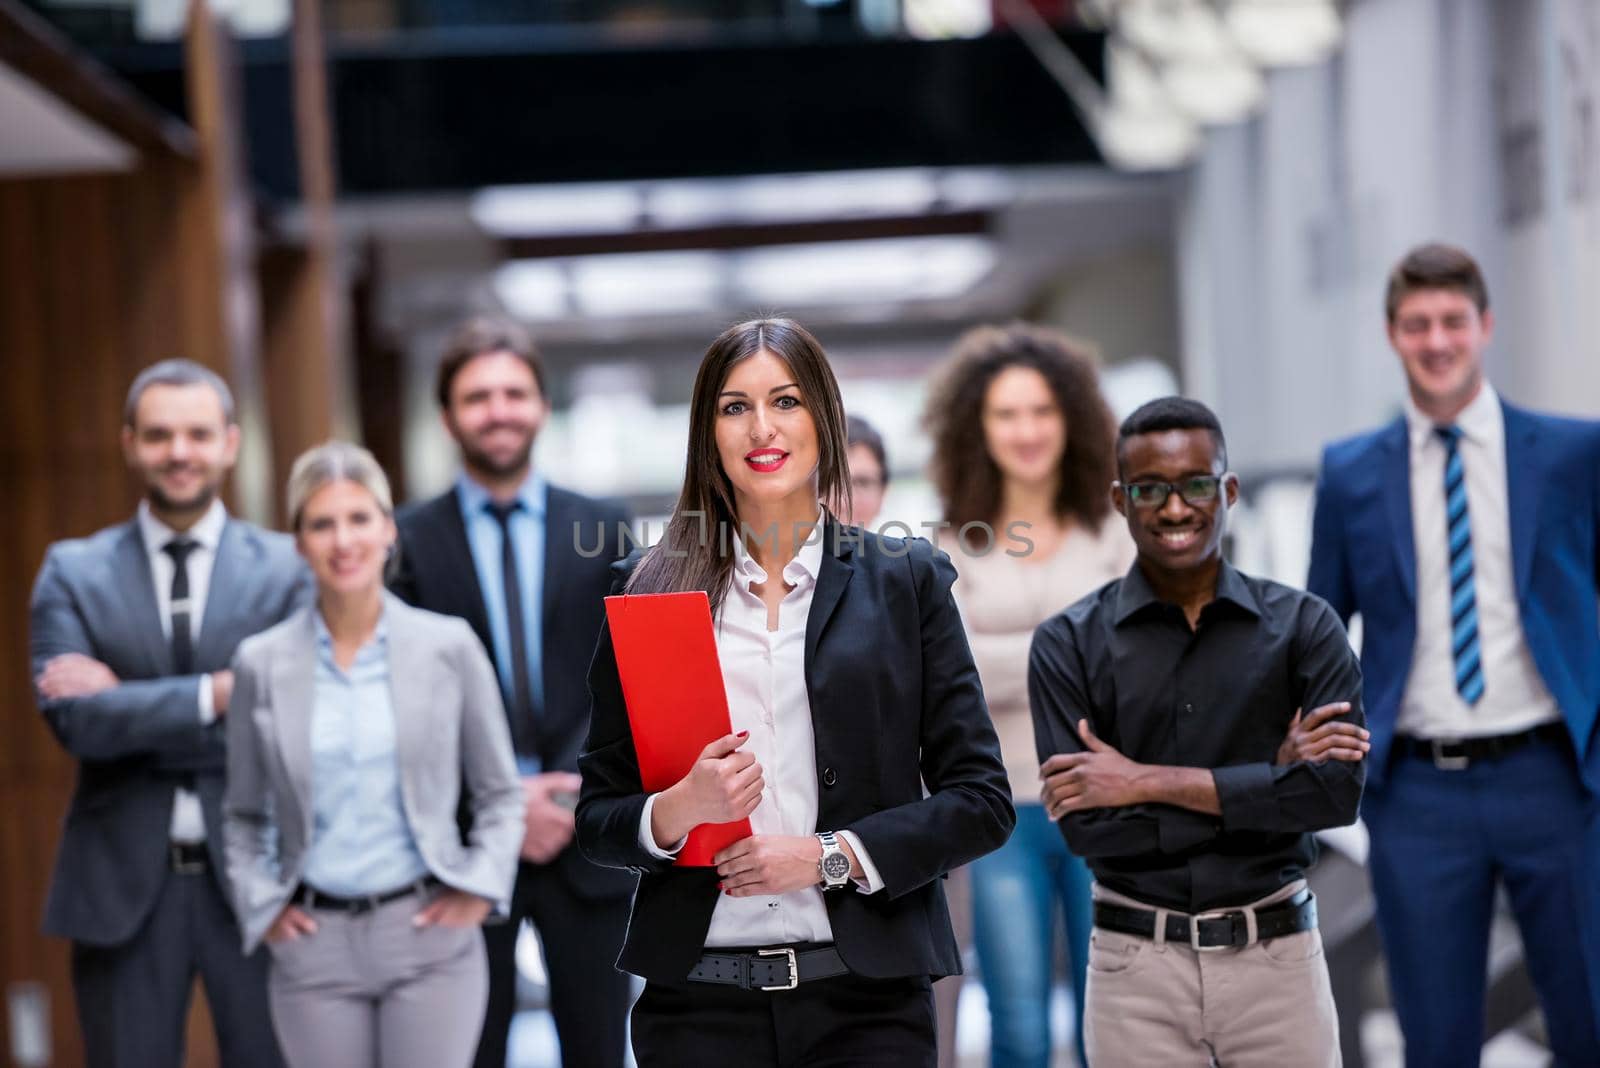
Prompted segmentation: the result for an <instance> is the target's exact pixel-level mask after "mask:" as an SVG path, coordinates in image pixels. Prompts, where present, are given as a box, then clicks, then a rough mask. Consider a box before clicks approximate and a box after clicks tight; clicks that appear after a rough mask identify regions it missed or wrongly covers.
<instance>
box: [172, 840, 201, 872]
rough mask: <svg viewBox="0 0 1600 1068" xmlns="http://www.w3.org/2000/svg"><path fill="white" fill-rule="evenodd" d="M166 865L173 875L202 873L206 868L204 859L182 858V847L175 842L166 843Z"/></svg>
mask: <svg viewBox="0 0 1600 1068" xmlns="http://www.w3.org/2000/svg"><path fill="white" fill-rule="evenodd" d="M167 865H168V867H170V868H171V869H172V872H173V874H174V875H204V874H205V870H206V862H205V861H204V860H185V859H183V847H182V846H180V845H179V844H178V843H177V842H168V843H167Z"/></svg>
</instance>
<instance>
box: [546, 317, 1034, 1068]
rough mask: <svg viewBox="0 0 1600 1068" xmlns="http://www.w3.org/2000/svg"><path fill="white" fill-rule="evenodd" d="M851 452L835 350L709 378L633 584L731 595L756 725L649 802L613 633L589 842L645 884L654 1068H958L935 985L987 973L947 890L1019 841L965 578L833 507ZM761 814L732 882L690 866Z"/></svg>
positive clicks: (591, 752) (650, 1061)
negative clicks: (939, 1057) (947, 1046)
mask: <svg viewBox="0 0 1600 1068" xmlns="http://www.w3.org/2000/svg"><path fill="white" fill-rule="evenodd" d="M845 448H846V446H845V419H844V410H843V405H842V403H841V401H840V397H839V387H838V383H837V382H836V381H835V379H834V377H833V372H832V370H831V369H830V368H829V367H828V362H827V358H826V357H825V356H824V355H823V353H822V349H821V347H820V346H819V345H818V344H817V342H816V339H815V338H813V337H812V336H811V335H810V334H809V333H807V332H806V331H805V329H804V328H802V327H801V326H800V325H799V324H797V323H794V322H791V321H789V320H784V319H769V320H758V321H754V322H748V323H742V324H740V325H738V326H735V327H732V328H730V329H729V330H727V331H726V332H724V333H723V334H722V336H721V337H719V338H717V340H716V341H715V342H713V343H712V345H711V348H710V349H709V350H708V351H707V353H706V356H705V359H704V360H703V361H702V362H701V365H700V370H699V373H698V374H697V376H696V378H695V384H694V390H693V398H692V400H691V407H690V422H689V454H688V462H687V465H686V471H687V475H686V478H685V481H684V487H683V492H682V495H681V496H680V497H679V500H678V507H677V510H676V512H675V513H674V516H673V518H672V520H671V521H670V523H669V524H668V527H667V530H666V532H665V534H664V535H663V537H662V540H661V542H660V544H658V545H657V546H655V547H654V548H653V549H651V550H649V551H647V552H645V553H644V554H643V555H642V557H641V556H639V555H637V554H636V556H635V557H634V558H632V559H630V560H629V561H627V562H625V563H624V564H622V565H619V567H618V571H619V581H618V588H619V589H626V590H627V592H629V593H660V592H669V591H679V590H704V591H706V593H707V594H708V596H709V597H710V600H711V606H712V615H713V619H714V620H715V625H716V628H717V647H718V655H719V659H720V660H721V664H722V670H723V681H724V685H725V686H726V688H727V692H728V699H729V700H728V704H729V713H730V717H731V719H732V721H733V722H732V725H733V733H731V734H729V735H728V736H727V737H724V738H721V739H718V740H716V741H714V742H712V743H711V744H709V745H708V746H706V748H705V750H704V751H703V752H702V754H701V756H700V759H699V760H698V761H697V762H696V764H695V766H694V768H693V769H692V770H691V771H690V772H689V774H688V775H686V776H685V777H684V778H683V779H682V780H681V781H679V782H678V783H677V784H675V785H674V786H672V787H669V788H668V789H666V790H664V791H661V792H660V793H658V794H646V793H645V791H644V789H643V787H642V786H641V785H640V778H639V768H638V763H637V760H636V758H635V754H634V746H633V740H632V736H631V734H630V732H629V727H628V717H627V709H626V706H625V704H624V701H623V696H622V690H621V685H620V683H619V681H618V675H617V663H616V656H615V653H614V651H613V649H612V645H611V638H610V634H609V632H608V631H606V630H604V629H602V631H601V635H600V641H599V646H598V648H597V650H596V652H595V658H594V663H593V665H592V667H591V669H590V676H589V685H590V691H591V693H592V696H593V699H594V704H593V714H592V722H591V725H590V733H589V741H588V746H587V751H586V752H585V754H584V756H583V757H582V759H581V760H580V761H579V769H580V771H581V772H582V775H583V790H582V795H581V797H580V799H579V802H578V813H577V822H578V843H579V845H580V847H581V848H582V849H583V851H584V852H585V854H587V855H588V857H589V858H590V859H591V860H593V861H594V862H596V863H598V864H604V865H609V866H612V867H621V868H629V869H632V870H634V871H636V872H638V873H639V875H640V880H639V887H638V890H637V892H636V893H635V896H634V902H633V916H632V920H631V922H630V924H629V928H628V937H627V942H626V944H625V945H624V947H623V951H622V956H621V958H620V959H619V961H618V965H619V966H620V967H621V968H623V969H625V970H627V971H630V972H633V973H634V974H637V975H641V976H643V977H644V978H645V979H646V980H647V983H646V986H645V989H644V993H643V994H642V995H641V996H640V998H639V1001H638V1003H637V1004H636V1005H635V1006H634V1010H633V1043H634V1053H635V1055H636V1057H637V1059H638V1061H639V1064H640V1065H641V1068H651V1066H654V1065H669V1064H702V1063H732V1064H739V1065H765V1064H774V1065H776V1064H795V1065H802V1064H803V1065H808V1066H810V1065H825V1064H840V1065H844V1064H874V1065H907V1066H909V1065H918V1066H923V1065H932V1064H933V1063H934V1060H935V1053H934V1021H933V1001H932V997H931V995H930V993H929V986H930V982H931V979H933V978H937V977H939V976H943V975H948V974H952V973H955V972H958V971H959V970H960V968H961V962H960V956H959V953H958V951H957V948H956V945H955V940H954V938H953V937H952V935H951V931H950V919H949V915H948V913H947V911H946V908H945V901H944V894H943V891H942V890H941V888H940V877H941V876H943V875H944V873H945V872H946V871H948V870H949V869H951V868H954V867H956V866H958V865H961V864H965V863H967V862H969V861H971V860H973V859H974V858H976V857H978V856H980V855H982V854H984V853H987V852H990V851H991V850H994V849H996V848H998V847H999V846H1000V845H1001V844H1002V843H1003V842H1004V841H1005V840H1006V837H1007V836H1008V835H1009V834H1010V832H1011V828H1012V825H1013V823H1014V822H1015V812H1014V810H1013V809H1012V805H1011V797H1010V790H1009V788H1008V787H1007V784H1006V777H1005V771H1004V768H1003V766H1002V764H1001V762H1000V755H999V745H998V743H997V741H996V739H995V733H994V729H993V727H992V726H991V725H990V723H989V717H988V712H987V710H986V709H985V707H984V703H983V692H982V690H981V688H980V686H979V683H978V675H977V671H976V669H975V668H974V666H973V662H972V655H971V653H970V652H969V651H968V648H967V641H966V637H965V634H964V631H963V629H962V626H961V620H960V617H959V616H958V614H957V612H956V608H955V603H954V601H953V600H952V599H951V595H950V586H951V583H952V582H953V581H954V580H955V570H954V568H952V567H951V565H950V561H949V559H948V558H947V557H945V556H944V554H942V553H940V552H938V551H937V550H935V549H933V548H932V547H931V546H930V545H929V544H928V543H927V542H926V541H924V540H922V539H898V538H891V537H882V536H877V535H873V534H868V533H865V532H863V531H861V530H859V529H857V528H854V527H845V526H843V525H841V524H840V523H839V522H838V521H837V520H836V519H835V518H834V517H833V516H832V515H830V514H828V512H827V511H826V509H824V508H823V507H822V506H821V505H820V504H819V503H818V502H819V500H822V501H832V500H838V499H841V497H842V496H843V495H847V494H848V493H849V479H848V474H847V467H846V460H845ZM924 787H926V789H924ZM743 817H749V819H750V821H751V825H752V830H753V832H754V833H753V835H752V836H751V837H749V838H747V839H745V840H743V841H741V842H738V843H736V844H734V845H732V846H729V847H728V848H727V849H725V850H723V851H722V852H721V853H719V854H718V855H717V856H716V857H715V858H714V859H715V862H716V867H714V868H678V867H673V866H672V858H673V856H674V854H675V852H676V850H677V849H678V848H681V845H682V839H683V837H684V836H685V835H686V834H687V832H688V831H689V829H690V828H692V827H694V826H696V825H698V824H701V823H720V822H727V821H730V820H734V819H739V818H743Z"/></svg>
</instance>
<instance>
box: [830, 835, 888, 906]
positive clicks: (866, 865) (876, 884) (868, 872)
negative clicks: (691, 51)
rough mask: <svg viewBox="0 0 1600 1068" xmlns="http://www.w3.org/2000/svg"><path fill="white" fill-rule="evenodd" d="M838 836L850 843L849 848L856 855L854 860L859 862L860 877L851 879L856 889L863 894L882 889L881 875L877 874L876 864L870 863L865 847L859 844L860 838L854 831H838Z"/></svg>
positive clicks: (874, 892)
mask: <svg viewBox="0 0 1600 1068" xmlns="http://www.w3.org/2000/svg"><path fill="white" fill-rule="evenodd" d="M839 837H840V838H843V839H844V840H845V841H847V842H849V843H850V848H851V850H852V851H854V853H855V855H856V860H857V861H858V862H859V863H860V864H861V878H859V879H851V880H850V881H851V882H853V883H855V884H856V889H857V890H859V891H860V892H861V893H863V894H876V893H877V892H878V891H879V890H882V889H883V876H881V875H879V874H878V866H877V865H876V864H874V863H872V857H871V856H869V855H868V854H867V847H866V846H864V845H862V844H861V839H860V838H859V837H858V836H857V835H856V832H854V831H840V832H839Z"/></svg>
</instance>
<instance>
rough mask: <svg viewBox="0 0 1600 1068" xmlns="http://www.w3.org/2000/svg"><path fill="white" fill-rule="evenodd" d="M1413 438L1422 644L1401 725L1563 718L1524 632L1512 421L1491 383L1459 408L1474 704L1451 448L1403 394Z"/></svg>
mask: <svg viewBox="0 0 1600 1068" xmlns="http://www.w3.org/2000/svg"><path fill="white" fill-rule="evenodd" d="M1406 425H1407V429H1408V430H1409V437H1410V444H1411V526H1412V536H1413V538H1414V540H1415V544H1416V557H1417V644H1416V649H1415V651H1414V652H1413V654H1412V657H1411V674H1410V675H1409V676H1408V677H1407V679H1406V690H1405V695H1404V697H1403V698H1402V699H1401V702H1400V714H1399V718H1398V720H1397V723H1396V727H1397V729H1398V730H1399V732H1400V733H1402V734H1408V735H1412V736H1415V737H1418V738H1472V737H1484V736H1487V735H1495V734H1511V733H1514V732H1517V731H1523V730H1527V729H1528V728H1530V727H1534V726H1537V725H1539V724H1541V723H1551V722H1555V721H1557V720H1559V719H1560V718H1561V710H1560V708H1559V707H1557V705H1556V702H1555V698H1553V697H1551V696H1550V691H1549V690H1547V689H1545V685H1544V680H1543V679H1542V678H1540V676H1539V669H1538V667H1536V666H1535V665H1534V662H1533V654H1532V652H1530V651H1529V649H1528V643H1527V641H1526V640H1525V639H1524V637H1523V633H1522V617H1521V615H1520V614H1519V613H1518V610H1517V589H1516V577H1515V575H1514V574H1513V565H1512V559H1511V510H1510V504H1509V497H1510V495H1509V491H1508V489H1507V482H1506V427H1505V414H1504V411H1503V410H1502V409H1501V407H1500V398H1499V396H1498V395H1497V394H1496V393H1495V391H1494V389H1493V388H1491V387H1490V385H1489V384H1488V383H1487V382H1485V383H1484V384H1483V388H1482V389H1480V390H1479V391H1478V395H1477V397H1476V398H1474V399H1473V401H1472V403H1470V404H1468V405H1467V407H1466V408H1465V409H1463V410H1462V412H1461V414H1460V415H1459V416H1457V417H1456V422H1455V425H1456V426H1458V427H1460V428H1461V439H1460V444H1459V445H1458V446H1457V448H1458V449H1459V451H1460V453H1461V465H1462V469H1463V472H1464V474H1465V476H1466V484H1467V514H1468V516H1470V518H1471V521H1472V567H1473V583H1474V588H1475V595H1476V597H1477V602H1478V643H1479V652H1480V655H1481V656H1482V659H1483V696H1482V697H1481V698H1479V700H1478V703H1477V705H1476V706H1472V705H1469V704H1467V703H1466V702H1465V701H1463V700H1462V699H1461V695H1460V694H1459V693H1458V692H1456V679H1455V660H1454V655H1453V652H1452V647H1451V627H1450V555H1449V551H1448V548H1449V543H1448V539H1447V537H1446V520H1445V500H1444V464H1445V457H1446V448H1445V444H1444V442H1443V441H1441V440H1440V439H1439V435H1438V434H1436V433H1434V430H1435V427H1436V426H1437V424H1436V423H1434V422H1433V420H1432V419H1430V418H1429V417H1428V416H1426V415H1424V414H1423V413H1422V412H1421V411H1420V410H1419V409H1418V408H1417V407H1416V405H1415V403H1413V402H1412V401H1411V399H1410V398H1409V397H1407V398H1406Z"/></svg>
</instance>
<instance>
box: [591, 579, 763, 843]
mask: <svg viewBox="0 0 1600 1068" xmlns="http://www.w3.org/2000/svg"><path fill="white" fill-rule="evenodd" d="M606 622H607V623H608V624H609V625H610V627H611V644H612V646H613V647H614V648H615V649H616V653H617V673H618V675H620V676H621V678H622V697H623V700H624V701H626V702H627V705H628V723H629V725H630V726H631V727H632V728H633V748H634V752H635V753H637V754H638V757H639V778H640V779H641V780H642V782H643V783H644V788H645V790H646V791H648V792H650V793H655V792H657V791H660V790H665V789H666V788H667V787H669V786H671V785H673V784H674V783H676V782H677V781H678V780H679V779H682V778H683V777H684V776H685V775H687V774H688V773H689V769H690V768H692V767H694V762H695V760H696V759H697V758H698V757H699V756H700V751H701V750H702V749H704V748H705V747H706V746H707V745H708V744H710V743H711V742H713V741H715V740H716V739H718V738H721V737H722V736H723V735H725V734H728V733H730V732H731V731H732V730H733V726H732V724H731V723H730V722H729V719H728V694H727V691H726V690H725V689H723V684H722V665H721V663H720V662H719V661H718V660H717V639H716V635H715V634H714V633H713V632H712V629H711V602H710V600H709V599H708V598H707V597H706V595H705V594H704V593H703V592H700V591H696V592H693V593H641V594H623V595H620V596H617V597H607V598H606ZM748 837H750V821H749V820H748V819H741V820H734V821H733V822H732V823H702V824H700V826H698V827H696V828H695V829H694V830H692V831H690V832H689V840H688V842H686V843H685V844H684V847H683V850H682V851H681V852H680V853H679V854H678V859H677V860H676V862H675V863H676V864H678V865H679V866H680V867H689V866H695V867H708V866H710V864H711V858H712V857H713V856H715V855H716V854H717V853H718V852H719V851H721V850H722V849H723V848H725V847H727V846H730V845H732V844H733V843H734V842H737V841H739V839H741V838H748Z"/></svg>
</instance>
